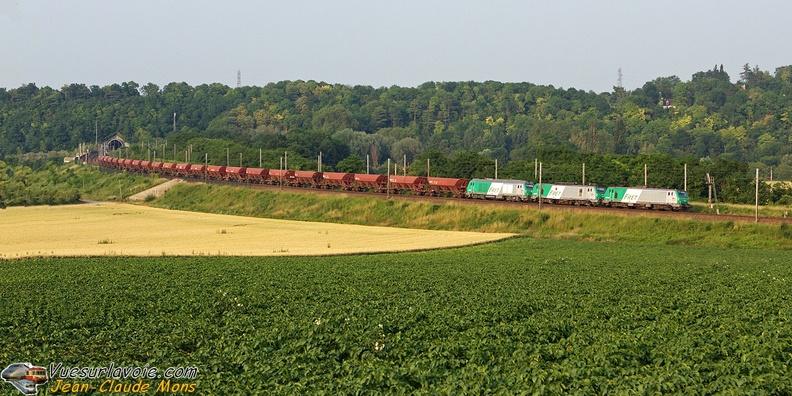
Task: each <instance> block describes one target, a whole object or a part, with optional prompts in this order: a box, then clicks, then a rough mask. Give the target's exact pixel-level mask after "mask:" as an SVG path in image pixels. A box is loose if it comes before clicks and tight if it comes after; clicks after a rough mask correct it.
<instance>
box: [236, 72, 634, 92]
mask: <svg viewBox="0 0 792 396" xmlns="http://www.w3.org/2000/svg"><path fill="white" fill-rule="evenodd" d="M619 70H620V71H621V69H619ZM240 87H242V70H237V88H240Z"/></svg>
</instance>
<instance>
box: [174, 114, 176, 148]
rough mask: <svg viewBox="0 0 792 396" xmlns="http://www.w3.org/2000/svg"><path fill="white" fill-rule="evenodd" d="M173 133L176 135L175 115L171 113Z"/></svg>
mask: <svg viewBox="0 0 792 396" xmlns="http://www.w3.org/2000/svg"><path fill="white" fill-rule="evenodd" d="M173 133H176V113H173ZM174 158H175V157H174Z"/></svg>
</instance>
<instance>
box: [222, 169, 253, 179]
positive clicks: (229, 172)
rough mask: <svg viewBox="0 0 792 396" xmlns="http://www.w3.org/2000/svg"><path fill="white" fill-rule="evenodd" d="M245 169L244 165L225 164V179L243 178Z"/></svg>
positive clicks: (245, 172)
mask: <svg viewBox="0 0 792 396" xmlns="http://www.w3.org/2000/svg"><path fill="white" fill-rule="evenodd" d="M247 169H248V168H245V167H244V166H227V167H226V170H225V172H226V173H225V178H226V179H227V180H239V181H241V180H245V175H246V174H247Z"/></svg>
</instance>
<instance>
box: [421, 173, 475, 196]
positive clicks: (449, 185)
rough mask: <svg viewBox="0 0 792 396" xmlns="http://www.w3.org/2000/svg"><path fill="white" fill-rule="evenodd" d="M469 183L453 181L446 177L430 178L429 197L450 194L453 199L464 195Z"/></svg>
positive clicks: (458, 180)
mask: <svg viewBox="0 0 792 396" xmlns="http://www.w3.org/2000/svg"><path fill="white" fill-rule="evenodd" d="M469 182H470V180H468V179H454V178H448V177H430V178H429V181H428V184H429V193H430V194H431V195H443V194H451V195H453V196H454V197H461V196H463V195H465V189H467V185H468V183H469Z"/></svg>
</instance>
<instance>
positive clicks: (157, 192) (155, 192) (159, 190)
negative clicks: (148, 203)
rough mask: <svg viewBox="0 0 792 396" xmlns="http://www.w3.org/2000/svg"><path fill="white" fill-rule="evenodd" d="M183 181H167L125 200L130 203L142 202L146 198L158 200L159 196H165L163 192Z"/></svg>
mask: <svg viewBox="0 0 792 396" xmlns="http://www.w3.org/2000/svg"><path fill="white" fill-rule="evenodd" d="M183 181H184V180H182V179H173V180H168V181H166V182H165V183H162V184H160V185H158V186H154V187H151V188H149V189H148V190H146V191H141V192H139V193H137V194H135V195H132V196H130V197H129V198H127V199H128V200H130V201H144V200H146V197H148V196H154V197H155V198H159V197H160V196H162V194H165V191H168V190H169V189H170V188H171V187H173V186H175V185H176V184H178V183H181V182H183Z"/></svg>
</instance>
